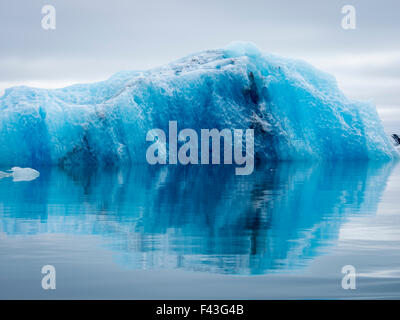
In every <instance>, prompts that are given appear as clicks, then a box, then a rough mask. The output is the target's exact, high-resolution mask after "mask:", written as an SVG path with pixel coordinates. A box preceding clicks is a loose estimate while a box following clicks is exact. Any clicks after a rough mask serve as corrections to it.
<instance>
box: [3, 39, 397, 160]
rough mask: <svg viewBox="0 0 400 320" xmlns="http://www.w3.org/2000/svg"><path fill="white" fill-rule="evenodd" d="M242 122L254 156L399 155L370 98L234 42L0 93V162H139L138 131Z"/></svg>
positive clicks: (142, 138)
mask: <svg viewBox="0 0 400 320" xmlns="http://www.w3.org/2000/svg"><path fill="white" fill-rule="evenodd" d="M173 120H176V121H177V122H178V130H181V129H184V128H192V129H194V130H196V131H198V132H200V129H212V128H216V129H219V130H222V129H225V128H228V129H248V128H253V129H254V132H255V152H256V157H257V159H258V160H259V161H261V162H262V161H269V160H311V159H314V160H356V159H362V160H389V159H394V158H397V157H399V153H398V151H396V150H395V148H394V147H393V145H392V143H391V142H390V140H389V138H388V137H387V136H386V134H385V132H384V130H383V127H382V124H381V121H380V119H379V116H378V114H377V112H376V109H375V107H374V106H373V105H371V104H370V103H366V102H357V101H352V100H350V99H348V98H346V97H345V96H344V95H343V94H342V92H341V91H340V90H339V89H338V86H337V84H336V80H335V78H334V77H333V76H331V75H328V74H326V73H324V72H321V71H319V70H317V69H315V68H314V67H312V66H311V65H309V64H307V63H305V62H302V61H297V60H291V59H287V58H283V57H279V56H275V55H270V54H265V53H263V52H261V51H260V50H259V49H258V48H257V47H256V46H255V45H253V44H249V43H233V44H230V45H229V46H227V47H225V48H223V49H219V50H210V51H204V52H200V53H196V54H192V55H190V56H188V57H185V58H183V59H180V60H178V61H175V62H173V63H171V64H169V65H166V66H162V67H159V68H156V69H152V70H149V71H128V72H120V73H117V74H116V75H114V76H113V77H111V78H110V79H108V80H106V81H102V82H98V83H93V84H79V85H74V86H70V87H66V88H63V89H52V90H46V89H35V88H29V87H13V88H10V89H7V90H6V92H5V94H4V95H3V96H2V97H1V98H0V129H1V130H0V145H1V149H0V165H10V166H11V165H18V166H31V167H34V166H36V165H39V164H61V165H64V166H74V165H81V164H101V165H121V164H125V163H141V162H145V161H146V156H145V155H146V149H147V147H148V146H149V142H147V141H146V133H147V132H148V131H149V130H151V129H153V128H160V129H162V130H164V131H165V132H167V131H168V123H169V121H173Z"/></svg>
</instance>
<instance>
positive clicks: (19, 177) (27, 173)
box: [0, 167, 40, 182]
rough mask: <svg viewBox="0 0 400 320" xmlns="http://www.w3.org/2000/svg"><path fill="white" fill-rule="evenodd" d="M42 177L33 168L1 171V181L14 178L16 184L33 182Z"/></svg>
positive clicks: (15, 168)
mask: <svg viewBox="0 0 400 320" xmlns="http://www.w3.org/2000/svg"><path fill="white" fill-rule="evenodd" d="M39 176H40V173H39V171H37V170H35V169H32V168H20V167H12V168H11V170H7V172H4V171H0V179H3V178H8V177H12V178H13V181H14V182H20V181H32V180H35V179H36V178H38V177H39Z"/></svg>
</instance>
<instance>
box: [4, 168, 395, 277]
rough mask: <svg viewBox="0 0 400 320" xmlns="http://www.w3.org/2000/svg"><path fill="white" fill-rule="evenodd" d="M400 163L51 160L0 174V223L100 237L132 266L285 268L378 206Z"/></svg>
mask: <svg viewBox="0 0 400 320" xmlns="http://www.w3.org/2000/svg"><path fill="white" fill-rule="evenodd" d="M393 166H394V163H392V162H390V163H368V162H354V163H353V162H347V163H333V162H332V163H319V164H309V163H279V164H271V165H269V166H264V167H261V168H260V167H259V168H257V169H256V170H255V172H254V173H253V174H252V175H251V176H236V175H235V174H234V168H228V167H213V166H196V167H190V166H189V167H182V166H177V167H176V166H175V167H174V166H165V167H151V166H147V165H143V166H134V167H130V168H124V169H120V170H111V169H110V170H106V171H99V170H88V169H87V168H76V169H68V170H63V169H60V168H52V169H45V168H41V169H40V177H39V178H38V179H36V180H34V181H30V182H25V183H22V184H13V183H12V181H10V180H9V179H2V180H0V232H2V233H5V234H6V235H8V236H13V235H25V236H27V237H29V236H31V235H38V234H44V233H67V234H79V235H88V236H96V237H100V239H101V241H102V243H104V245H105V246H106V247H107V248H109V249H111V250H112V251H113V252H114V253H115V259H116V261H117V263H119V264H120V265H122V266H124V267H128V268H137V269H141V268H145V269H148V268H172V269H176V268H182V269H185V270H198V271H207V272H218V273H229V274H264V273H269V272H282V271H284V270H293V269H296V268H300V267H303V266H305V265H307V263H308V261H309V260H310V259H312V258H314V257H316V256H318V255H320V254H323V253H324V251H326V250H328V248H329V246H331V245H332V244H334V243H335V241H336V240H337V238H338V236H339V230H340V227H341V225H342V223H343V222H344V221H345V220H346V218H348V217H349V215H352V214H358V213H360V214H374V213H375V212H376V209H377V205H378V203H379V199H380V196H381V194H382V191H383V190H384V188H385V184H386V181H387V179H388V177H389V175H390V173H391V170H392V168H393ZM84 259H85V257H82V262H83V263H84Z"/></svg>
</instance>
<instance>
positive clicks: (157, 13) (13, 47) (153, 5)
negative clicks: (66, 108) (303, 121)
mask: <svg viewBox="0 0 400 320" xmlns="http://www.w3.org/2000/svg"><path fill="white" fill-rule="evenodd" d="M46 4H51V5H53V6H54V7H55V8H56V30H51V31H45V30H43V29H42V27H41V19H42V16H43V15H42V13H41V9H42V7H43V6H44V5H46ZM346 4H351V5H353V6H354V7H355V8H356V14H357V21H356V22H357V28H356V30H344V29H343V28H342V27H341V20H342V17H343V14H342V13H341V8H342V7H343V6H344V5H346ZM399 30H400V1H398V0H379V1H377V0H348V1H346V0H345V1H341V0H324V1H321V0H279V1H270V0H246V1H244V0H240V1H239V0H229V1H228V0H219V1H218V0H199V1H192V0H143V1H136V0H112V1H110V0H96V1H94V0H93V1H82V0H1V2H0V94H2V92H3V90H4V89H5V88H7V87H10V86H13V85H20V84H24V85H31V86H37V87H49V88H50V87H61V86H65V85H68V84H72V83H76V82H87V81H97V80H103V79H106V78H108V77H109V76H111V75H112V74H113V73H115V72H117V71H121V70H133V69H147V68H150V67H154V66H157V65H161V64H164V63H168V62H170V61H172V60H174V59H177V58H180V57H182V56H185V55H187V54H189V53H193V52H197V51H201V50H205V49H213V48H220V47H223V46H225V45H226V44H227V43H229V42H231V41H234V40H244V41H252V42H254V43H255V44H256V45H258V46H259V47H260V48H261V49H262V50H263V51H265V52H270V53H275V54H280V55H284V56H288V57H293V58H300V59H303V60H306V61H308V62H310V63H312V64H314V65H315V66H317V67H319V68H320V69H322V70H325V71H328V72H330V73H332V74H334V75H335V76H336V78H337V79H338V82H339V86H340V87H341V88H342V89H343V90H344V91H345V93H346V94H347V95H348V96H350V97H351V98H357V99H360V100H368V101H372V102H374V103H375V104H376V105H377V107H378V110H379V112H380V114H381V117H382V118H383V120H384V123H385V126H386V129H387V130H388V132H391V131H393V130H395V131H400V90H399V89H400V32H399Z"/></svg>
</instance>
